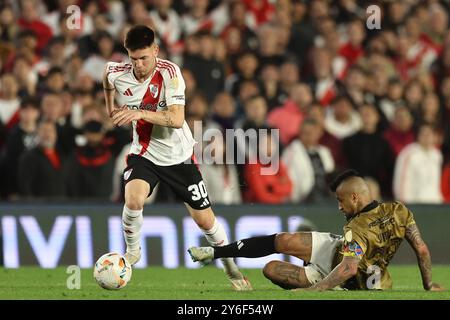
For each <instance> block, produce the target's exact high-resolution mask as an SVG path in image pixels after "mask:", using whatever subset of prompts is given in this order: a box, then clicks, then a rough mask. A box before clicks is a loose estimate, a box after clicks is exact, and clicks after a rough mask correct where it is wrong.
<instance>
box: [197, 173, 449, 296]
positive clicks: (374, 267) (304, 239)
mask: <svg viewBox="0 0 450 320" xmlns="http://www.w3.org/2000/svg"><path fill="white" fill-rule="evenodd" d="M331 188H332V190H333V192H335V194H336V199H337V201H338V203H339V210H340V211H342V212H343V213H344V215H345V216H346V218H347V222H346V223H345V225H344V228H343V232H344V236H339V235H334V234H331V233H322V232H296V233H285V232H283V233H278V234H273V235H269V236H260V237H253V238H248V239H244V240H239V241H237V242H234V243H231V244H229V245H227V246H224V247H191V248H190V249H189V250H188V251H189V253H190V255H191V257H192V259H193V260H194V261H199V262H200V263H203V264H204V263H209V262H210V261H212V260H213V259H217V258H222V257H247V258H257V257H262V256H266V255H269V254H273V253H283V254H287V255H291V256H295V257H297V258H299V259H302V260H304V261H305V266H304V267H300V266H297V265H295V264H292V263H288V262H284V261H270V262H269V263H268V264H266V265H265V267H264V269H263V273H264V275H265V276H266V277H267V278H268V279H269V280H271V281H272V282H273V283H275V284H277V285H279V286H280V287H282V288H284V289H296V288H308V289H310V290H330V289H349V290H358V289H360V290H361V289H363V290H364V289H390V288H392V280H391V277H390V274H389V272H388V269H387V266H388V265H389V262H390V261H391V259H392V257H393V256H394V254H395V253H396V251H397V249H398V248H399V246H400V244H401V242H402V240H403V239H404V238H406V240H407V241H408V243H409V244H410V245H411V247H412V248H413V249H414V252H415V253H416V256H417V260H418V264H419V268H420V272H421V275H422V283H423V287H424V289H425V290H430V291H441V290H443V288H442V287H441V286H440V285H439V284H437V283H434V282H433V281H432V276H431V256H430V252H429V250H428V247H427V245H426V244H425V242H424V241H423V239H422V236H421V235H420V231H419V228H418V226H417V224H416V222H415V221H414V217H413V214H412V213H411V211H410V210H409V209H408V208H407V207H406V206H405V205H404V204H402V203H400V202H393V203H379V202H377V201H374V200H373V199H372V197H371V195H370V192H369V188H368V186H367V184H366V182H365V181H364V179H363V178H362V177H361V176H360V175H359V174H358V173H357V172H356V171H354V170H348V171H345V172H344V173H342V174H341V175H340V176H339V177H337V178H336V180H335V181H334V182H333V184H332V186H331Z"/></svg>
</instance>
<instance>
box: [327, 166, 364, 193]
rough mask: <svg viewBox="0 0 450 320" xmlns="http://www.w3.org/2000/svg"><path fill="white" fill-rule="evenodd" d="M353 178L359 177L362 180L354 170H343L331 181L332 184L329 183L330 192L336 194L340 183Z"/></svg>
mask: <svg viewBox="0 0 450 320" xmlns="http://www.w3.org/2000/svg"><path fill="white" fill-rule="evenodd" d="M353 177H360V178H362V175H361V174H360V173H359V172H358V171H356V170H354V169H349V170H345V171H344V172H342V173H341V174H339V175H338V176H337V177H336V178H335V179H334V180H333V182H331V184H330V189H331V191H333V192H336V189H337V188H338V187H339V186H340V185H341V183H342V182H344V181H345V180H347V179H350V178H353Z"/></svg>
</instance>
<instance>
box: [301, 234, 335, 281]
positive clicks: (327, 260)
mask: <svg viewBox="0 0 450 320" xmlns="http://www.w3.org/2000/svg"><path fill="white" fill-rule="evenodd" d="M311 236H312V245H311V261H310V262H309V264H308V265H307V266H305V273H306V277H307V278H308V281H309V282H310V283H311V284H315V283H317V282H319V281H320V280H322V279H323V278H325V277H326V276H327V275H328V274H329V273H330V272H331V270H332V267H333V260H334V257H335V254H336V250H340V249H341V247H342V243H343V241H344V238H343V237H342V236H339V235H335V234H332V233H328V232H315V231H313V232H311Z"/></svg>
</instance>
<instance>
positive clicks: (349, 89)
mask: <svg viewBox="0 0 450 320" xmlns="http://www.w3.org/2000/svg"><path fill="white" fill-rule="evenodd" d="M343 84H344V86H345V92H346V93H347V94H348V95H349V96H350V98H351V99H352V101H353V103H355V104H357V105H361V104H363V103H364V102H365V101H367V100H369V99H368V97H367V95H368V94H367V93H366V86H367V76H366V73H365V71H364V69H363V68H362V67H360V66H358V65H354V66H352V67H350V68H349V69H348V70H347V74H346V77H345V79H344V83H343Z"/></svg>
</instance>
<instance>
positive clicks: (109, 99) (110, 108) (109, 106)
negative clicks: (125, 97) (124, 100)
mask: <svg viewBox="0 0 450 320" xmlns="http://www.w3.org/2000/svg"><path fill="white" fill-rule="evenodd" d="M103 93H104V94H105V103H106V111H107V112H108V115H109V117H110V118H112V116H113V115H114V114H115V113H117V112H118V111H119V110H121V109H120V108H117V107H116V106H115V104H114V98H115V95H116V88H115V87H114V86H113V85H112V84H111V83H110V82H109V81H108V65H106V66H105V69H104V71H103Z"/></svg>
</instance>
